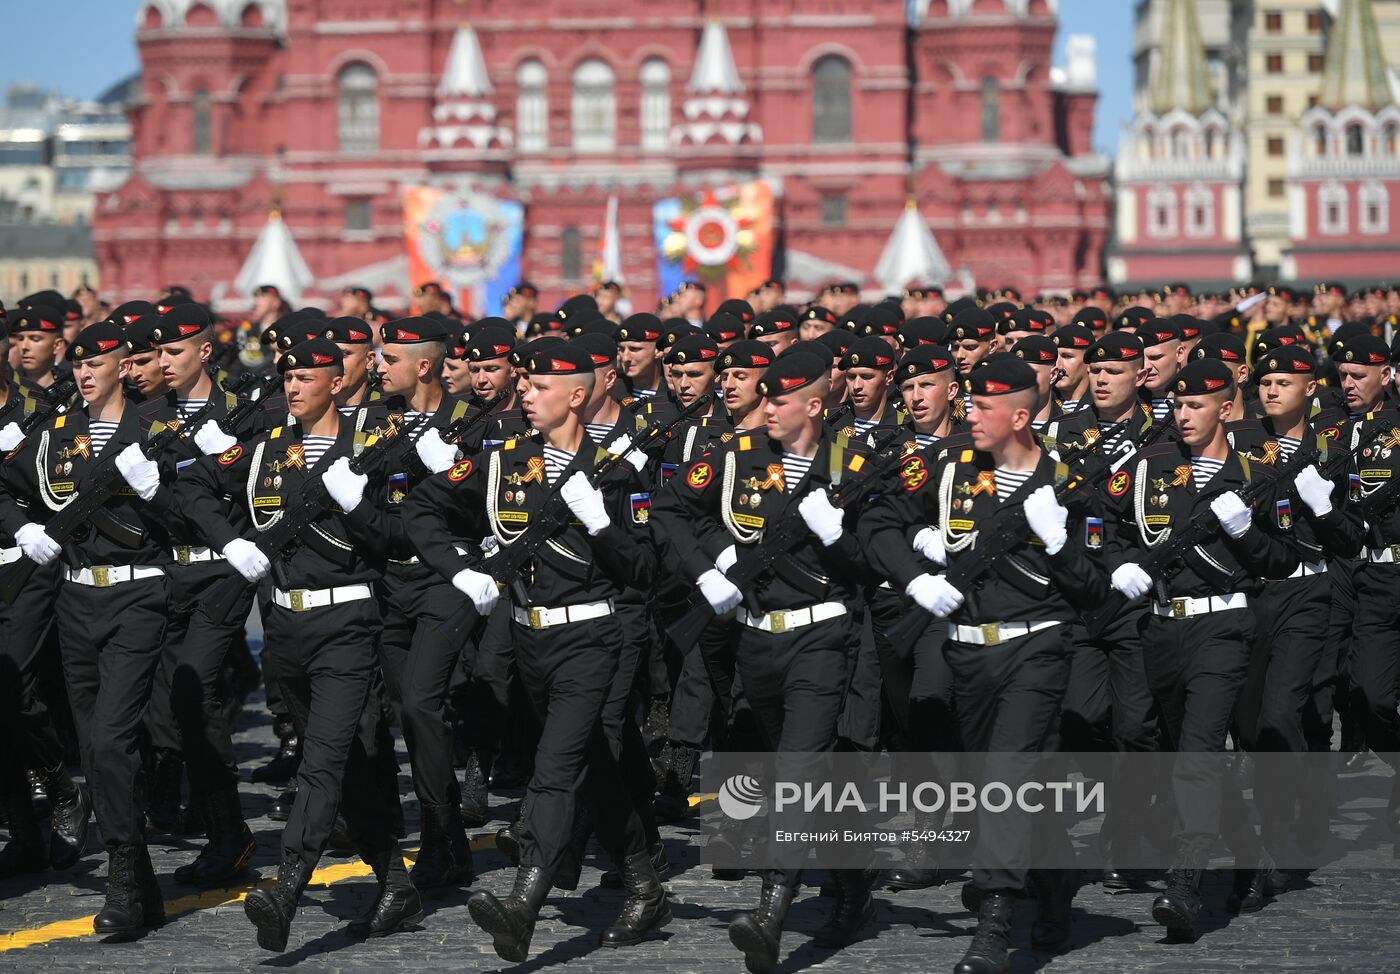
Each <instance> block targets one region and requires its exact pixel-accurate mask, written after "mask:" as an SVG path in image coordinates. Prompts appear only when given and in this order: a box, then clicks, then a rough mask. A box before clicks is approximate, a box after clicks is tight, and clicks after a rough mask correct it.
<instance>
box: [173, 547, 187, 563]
mask: <svg viewBox="0 0 1400 974" xmlns="http://www.w3.org/2000/svg"><path fill="white" fill-rule="evenodd" d="M175 560H176V561H178V562H179V563H180V564H182V565H188V564H189V563H190V549H189V546H188V545H180V546H179V547H177V548H176V549H175Z"/></svg>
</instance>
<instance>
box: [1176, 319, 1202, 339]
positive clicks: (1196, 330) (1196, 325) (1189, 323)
mask: <svg viewBox="0 0 1400 974" xmlns="http://www.w3.org/2000/svg"><path fill="white" fill-rule="evenodd" d="M1172 321H1174V322H1176V327H1177V328H1179V329H1180V330H1181V338H1182V341H1188V342H1189V341H1191V340H1192V339H1194V338H1199V337H1201V325H1202V324H1203V322H1202V321H1201V319H1200V318H1197V317H1196V316H1195V315H1188V314H1179V315H1172Z"/></svg>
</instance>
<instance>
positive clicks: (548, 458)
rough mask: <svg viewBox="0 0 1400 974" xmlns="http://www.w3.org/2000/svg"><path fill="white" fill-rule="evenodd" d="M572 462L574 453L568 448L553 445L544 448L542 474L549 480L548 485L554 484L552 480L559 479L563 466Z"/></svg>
mask: <svg viewBox="0 0 1400 974" xmlns="http://www.w3.org/2000/svg"><path fill="white" fill-rule="evenodd" d="M573 462H574V455H573V454H572V453H570V452H569V451H568V450H561V449H559V448H558V447H555V446H547V447H545V448H544V475H545V477H546V478H547V479H548V480H549V485H550V486H551V487H553V486H554V482H555V481H557V480H558V479H559V476H560V474H562V473H563V472H564V468H565V467H567V466H568V465H569V464H571V463H573Z"/></svg>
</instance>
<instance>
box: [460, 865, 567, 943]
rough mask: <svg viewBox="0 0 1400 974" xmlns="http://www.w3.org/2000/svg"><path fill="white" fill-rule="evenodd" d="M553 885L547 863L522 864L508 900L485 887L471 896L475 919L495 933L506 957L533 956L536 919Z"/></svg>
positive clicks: (482, 927)
mask: <svg viewBox="0 0 1400 974" xmlns="http://www.w3.org/2000/svg"><path fill="white" fill-rule="evenodd" d="M549 888H550V882H549V876H548V875H547V874H546V873H545V870H544V867H543V866H520V867H519V868H518V869H516V871H515V888H514V889H512V890H511V891H510V895H509V896H507V897H506V898H505V899H504V900H498V899H496V897H495V896H493V895H492V894H491V893H488V892H486V891H485V890H479V891H478V892H475V893H473V894H472V895H471V897H470V898H469V899H468V900H467V909H468V910H469V911H470V912H471V915H472V919H473V920H474V921H476V925H477V926H478V927H480V928H481V929H483V930H485V931H486V932H487V933H489V934H490V935H491V941H492V944H493V945H494V946H495V948H496V954H497V956H499V957H500V958H501V959H502V960H508V961H511V962H512V963H515V964H519V963H521V962H523V961H524V960H525V958H526V957H528V956H529V954H530V938H531V937H533V936H534V933H535V920H536V918H537V917H538V916H539V915H540V907H541V906H543V905H544V900H545V897H546V896H548V895H549Z"/></svg>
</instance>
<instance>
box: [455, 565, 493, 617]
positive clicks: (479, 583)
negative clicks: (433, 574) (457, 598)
mask: <svg viewBox="0 0 1400 974" xmlns="http://www.w3.org/2000/svg"><path fill="white" fill-rule="evenodd" d="M452 587H453V588H455V589H456V590H457V591H459V592H461V593H462V594H463V595H465V596H466V597H467V598H469V599H471V600H472V605H474V606H476V611H477V614H478V615H483V616H488V615H490V614H491V610H492V609H494V608H495V607H496V603H497V602H498V601H499V600H500V598H501V590H500V589H498V588H497V587H496V580H495V579H494V578H492V577H491V576H490V575H487V574H486V573H485V572H477V571H472V570H471V569H470V568H463V569H462V570H461V571H460V572H458V573H457V574H456V575H453V576H452Z"/></svg>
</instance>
